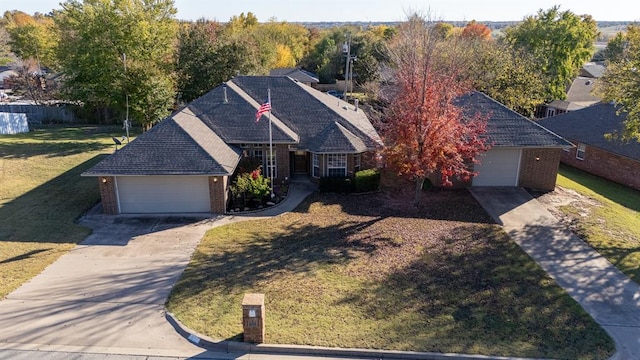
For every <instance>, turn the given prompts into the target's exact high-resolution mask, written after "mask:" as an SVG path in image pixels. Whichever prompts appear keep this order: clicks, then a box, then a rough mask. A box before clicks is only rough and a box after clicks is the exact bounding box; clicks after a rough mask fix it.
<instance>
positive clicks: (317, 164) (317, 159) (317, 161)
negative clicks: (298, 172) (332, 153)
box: [312, 153, 320, 178]
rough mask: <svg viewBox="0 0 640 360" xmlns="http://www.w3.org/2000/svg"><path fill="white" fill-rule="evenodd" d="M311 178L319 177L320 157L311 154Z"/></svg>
mask: <svg viewBox="0 0 640 360" xmlns="http://www.w3.org/2000/svg"><path fill="white" fill-rule="evenodd" d="M312 158H313V177H314V178H319V177H320V155H318V154H316V153H313V157H312Z"/></svg>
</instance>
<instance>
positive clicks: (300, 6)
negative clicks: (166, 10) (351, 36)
mask: <svg viewBox="0 0 640 360" xmlns="http://www.w3.org/2000/svg"><path fill="white" fill-rule="evenodd" d="M174 1H175V7H176V8H177V9H178V14H177V16H176V17H177V18H178V19H184V20H196V19H199V18H206V19H209V20H218V21H221V22H226V21H228V20H229V18H231V17H232V16H234V15H239V14H240V13H243V12H244V13H247V12H252V13H253V14H254V15H256V17H257V18H258V20H259V21H261V22H263V21H268V20H270V19H272V18H275V19H277V20H278V21H288V22H320V21H336V22H348V21H364V22H378V21H402V20H405V19H406V15H407V14H411V13H415V12H418V13H421V14H423V15H425V14H429V15H430V16H429V17H430V18H431V19H434V20H445V21H446V20H448V21H470V20H476V21H518V20H522V18H524V17H525V16H528V15H535V14H536V12H537V11H538V10H539V9H544V10H546V9H549V8H550V7H552V6H553V5H560V9H561V10H571V11H572V12H573V13H575V14H578V15H582V14H589V15H591V16H593V18H594V19H595V20H596V21H640V1H638V0H604V1H603V0H568V1H560V0H555V1H554V0H535V1H531V0H431V1H425V0H422V1H419V0H349V1H344V0H341V1H338V0H311V1H309V0H174ZM60 2H61V1H60V0H22V1H15V0H0V13H4V12H5V11H7V10H21V11H23V12H26V13H29V14H33V13H35V12H40V13H48V12H49V11H51V10H52V9H59V8H60V5H59V4H60Z"/></svg>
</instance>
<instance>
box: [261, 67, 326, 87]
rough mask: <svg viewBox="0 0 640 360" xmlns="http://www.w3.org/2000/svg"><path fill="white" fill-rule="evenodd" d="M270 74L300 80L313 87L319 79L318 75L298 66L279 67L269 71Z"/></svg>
mask: <svg viewBox="0 0 640 360" xmlns="http://www.w3.org/2000/svg"><path fill="white" fill-rule="evenodd" d="M269 75H270V76H288V77H290V78H292V79H293V80H296V81H298V82H301V83H303V84H305V85H307V86H311V87H312V88H315V87H316V86H317V85H318V83H319V82H320V80H318V75H316V74H314V73H311V72H309V71H306V70H302V69H298V68H280V69H273V70H271V71H270V72H269Z"/></svg>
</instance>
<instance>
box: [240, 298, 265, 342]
mask: <svg viewBox="0 0 640 360" xmlns="http://www.w3.org/2000/svg"><path fill="white" fill-rule="evenodd" d="M242 328H243V330H244V341H245V342H251V343H256V344H261V343H263V342H264V294H245V295H244V298H243V299H242Z"/></svg>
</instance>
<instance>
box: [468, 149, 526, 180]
mask: <svg viewBox="0 0 640 360" xmlns="http://www.w3.org/2000/svg"><path fill="white" fill-rule="evenodd" d="M520 153H521V150H520V149H491V150H489V151H488V152H486V153H485V154H483V155H482V156H480V161H481V163H480V164H476V165H475V167H474V169H475V171H477V172H478V176H476V177H474V178H473V186H517V185H518V173H519V172H520Z"/></svg>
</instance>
